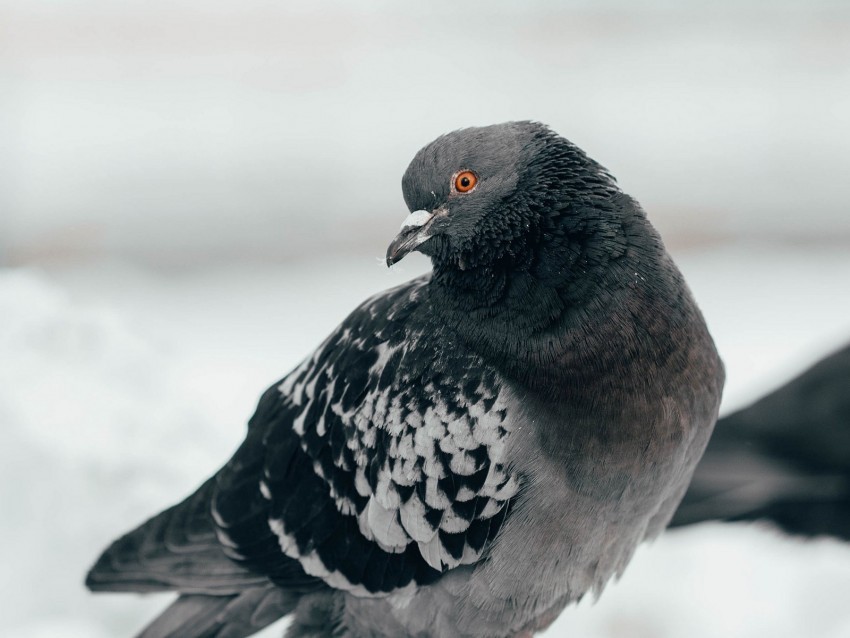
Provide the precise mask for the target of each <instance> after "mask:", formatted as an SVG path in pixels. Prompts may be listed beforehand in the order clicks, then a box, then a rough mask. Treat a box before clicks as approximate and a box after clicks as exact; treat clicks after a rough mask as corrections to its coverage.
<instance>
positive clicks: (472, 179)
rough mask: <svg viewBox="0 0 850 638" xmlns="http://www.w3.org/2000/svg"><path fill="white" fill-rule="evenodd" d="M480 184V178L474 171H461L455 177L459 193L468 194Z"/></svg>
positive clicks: (456, 188)
mask: <svg viewBox="0 0 850 638" xmlns="http://www.w3.org/2000/svg"><path fill="white" fill-rule="evenodd" d="M477 183H478V176H477V175H476V174H475V173H473V172H472V171H461V172H460V173H458V174H457V175H456V176H455V190H456V191H457V192H458V193H468V192H469V191H471V190H472V189H473V188H475V185H476V184H477Z"/></svg>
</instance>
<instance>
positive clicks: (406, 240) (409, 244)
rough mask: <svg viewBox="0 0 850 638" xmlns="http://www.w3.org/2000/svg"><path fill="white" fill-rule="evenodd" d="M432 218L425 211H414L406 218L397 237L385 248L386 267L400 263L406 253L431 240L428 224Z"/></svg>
mask: <svg viewBox="0 0 850 638" xmlns="http://www.w3.org/2000/svg"><path fill="white" fill-rule="evenodd" d="M433 218H434V213H431V212H429V211H427V210H416V211H413V212H412V213H410V215H408V216H407V219H405V220H404V223H403V224H402V225H401V229H400V230H399V232H398V235H396V238H395V239H393V242H392V243H391V244H390V247H389V248H387V266H392V265H393V264H396V263H398V262H400V261H401V260H402V258H404V256H405V255H406V254H407V253H409V252H411V251H413V250H416V247H417V246H419V245H420V244H422V243H423V242H425V241H426V240H428V239H430V238H431V235H430V233H429V232H428V222H430V221H431V220H432V219H433Z"/></svg>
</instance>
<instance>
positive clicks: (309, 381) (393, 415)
mask: <svg viewBox="0 0 850 638" xmlns="http://www.w3.org/2000/svg"><path fill="white" fill-rule="evenodd" d="M424 294H425V293H424V281H423V280H418V281H414V282H411V283H410V284H408V285H406V286H403V287H400V288H396V289H394V290H391V291H388V292H386V293H383V294H382V295H379V296H376V297H373V298H372V299H370V300H369V301H367V302H366V303H364V304H363V305H362V306H361V307H360V308H358V309H357V310H355V311H354V313H352V314H351V315H350V316H349V317H348V318H347V319H346V320H345V321H344V322H343V324H342V325H341V326H340V327H339V328H338V329H337V330H336V332H334V333H333V334H332V335H331V336H330V337H329V338H328V339H327V340H326V341H325V342H324V343H323V344H322V345H321V346H320V347H319V348H318V349H317V350H316V352H315V353H314V354H313V356H312V357H310V358H308V359H307V360H306V361H304V362H303V363H302V364H301V365H300V366H299V367H298V368H296V370H294V371H293V372H292V373H291V374H290V375H289V376H287V377H286V378H285V379H284V380H283V381H282V382H281V383H280V384H278V385H276V386H273V387H272V388H270V389H269V390H268V391H267V392H266V393H265V394H264V395H263V397H262V398H261V400H260V404H259V406H258V408H257V411H256V413H255V415H254V417H253V418H252V419H251V422H250V428H249V434H248V437H247V439H246V441H245V443H244V444H243V445H242V447H241V448H240V449H239V450H238V451H237V452H236V454H235V455H234V457H233V459H232V460H231V461H230V463H229V464H228V465H227V466H226V467H225V468H224V469H223V470H222V472H221V473H220V474H219V480H218V482H217V485H216V488H215V494H214V497H213V508H212V509H213V513H214V519H215V522H216V525H217V527H218V529H219V532H220V535H221V538H222V542H223V543H224V544H225V545H226V546H227V547H228V548H229V549H228V554H229V555H230V556H232V557H233V558H234V559H236V560H238V561H240V562H242V563H244V564H245V565H246V566H248V567H250V568H251V569H254V570H257V571H261V572H262V573H264V574H267V575H268V576H269V577H270V578H271V579H272V580H273V581H274V582H277V583H280V584H281V585H286V584H287V578H288V577H289V575H288V574H281V573H280V572H279V567H287V566H288V564H289V562H288V560H287V559H295V560H297V561H298V562H299V563H300V564H301V566H302V567H303V568H304V570H305V572H306V573H307V574H310V575H312V576H316V577H319V578H321V579H322V580H324V581H325V582H326V583H328V584H329V585H331V586H333V587H337V588H342V589H347V590H351V591H357V592H359V593H374V592H386V591H392V590H394V589H398V588H401V587H405V586H406V585H408V584H410V583H411V582H415V583H416V584H425V583H429V582H432V581H433V580H435V579H436V578H438V577H439V576H440V574H441V573H443V572H444V571H445V570H447V569H451V568H453V567H455V566H457V565H461V564H471V563H474V562H476V561H478V560H480V558H481V556H482V554H483V552H484V550H485V548H486V543H487V540H488V539H492V538H493V536H494V535H495V534H496V532H497V531H498V527H499V523H500V521H501V520H502V517H501V516H497V515H498V514H503V513H504V512H505V511H506V508H507V505H508V502H509V501H510V499H511V498H512V497H513V496H514V494H515V493H516V490H517V489H518V480H517V478H516V477H515V476H512V475H511V474H510V472H509V471H508V469H507V468H506V467H504V465H503V464H502V456H503V450H502V448H503V439H504V437H505V436H506V435H507V433H508V430H509V428H508V425H507V420H506V405H505V401H504V399H503V397H501V396H500V394H501V390H502V389H501V384H500V383H499V381H498V380H497V378H496V377H495V375H494V374H493V373H492V372H489V373H488V372H485V368H486V367H485V366H484V365H483V362H481V361H480V360H479V359H478V358H477V357H476V356H474V355H471V354H469V353H468V352H467V351H466V350H465V349H463V348H462V347H456V348H453V347H451V343H447V340H449V339H450V336H449V335H447V334H445V333H444V332H442V331H441V330H440V327H439V325H437V326H436V327H435V326H434V324H435V323H436V322H434V321H433V320H430V321H419V317H418V314H421V313H427V307H426V306H425V304H424V303H423V302H422V296H423V295H424ZM425 325H429V326H430V328H428V329H426V328H425ZM438 343H439V344H440V347H437V344H438ZM447 346H448V347H447ZM437 351H441V352H446V351H448V352H450V353H452V355H450V356H448V357H446V356H442V357H441V358H439V359H437V358H436V357H435V354H434V353H435V352H437ZM275 552H277V553H278V554H279V557H278V562H277V564H275V561H274V558H273V554H274V553H275Z"/></svg>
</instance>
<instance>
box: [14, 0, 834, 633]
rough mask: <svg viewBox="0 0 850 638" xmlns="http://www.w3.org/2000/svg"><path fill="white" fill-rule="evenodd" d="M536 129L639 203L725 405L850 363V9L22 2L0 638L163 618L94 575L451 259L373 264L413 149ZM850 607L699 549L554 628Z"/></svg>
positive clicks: (824, 615)
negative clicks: (324, 343) (501, 127)
mask: <svg viewBox="0 0 850 638" xmlns="http://www.w3.org/2000/svg"><path fill="white" fill-rule="evenodd" d="M511 119H535V120H540V121H543V122H546V123H548V124H549V125H550V126H552V127H553V128H554V129H555V130H556V131H558V132H559V133H561V134H562V135H564V136H565V137H567V138H569V139H571V140H572V141H574V142H575V143H577V144H578V145H579V146H581V147H582V148H584V149H585V150H586V151H587V152H588V153H589V154H590V155H591V156H592V157H594V158H595V159H597V160H598V161H600V162H601V163H602V164H604V165H605V166H607V167H608V168H609V169H610V170H611V171H612V172H613V174H614V175H615V176H617V178H618V179H619V182H620V184H621V186H622V187H623V189H624V190H625V191H626V192H628V193H630V194H631V195H633V196H635V197H636V198H637V199H638V200H640V201H641V203H642V204H643V206H644V208H645V209H646V210H647V212H648V214H649V216H650V219H651V220H652V221H653V222H654V224H655V225H656V226H657V227H658V228H659V230H660V231H661V233H662V236H663V237H664V238H665V240H666V242H667V245H668V247H669V249H670V251H671V252H672V253H673V255H674V257H675V258H676V260H677V262H678V263H679V264H680V266H681V268H682V269H683V271H684V272H685V275H686V277H687V278H688V280H689V282H690V283H691V286H692V288H693V290H694V293H695V295H696V297H697V300H698V301H699V302H700V303H701V306H702V307H703V310H704V312H705V314H706V317H707V319H708V322H709V325H710V328H711V329H712V332H713V334H714V336H715V338H716V340H717V342H718V346H719V348H720V350H721V354H722V355H723V357H724V360H725V361H726V364H727V368H728V385H727V391H726V397H725V404H724V410H725V411H728V410H730V409H734V408H737V407H741V406H743V405H745V404H747V403H748V402H750V401H752V400H754V399H755V398H757V397H758V396H760V395H762V394H764V393H765V392H767V391H769V390H770V389H771V388H773V387H776V386H778V385H779V384H780V383H782V382H783V381H785V380H787V379H788V378H790V377H791V376H793V375H794V374H795V373H797V372H799V371H801V370H802V368H803V367H804V366H806V365H808V364H809V363H812V362H814V361H815V360H817V359H818V358H820V357H821V356H823V355H825V354H827V353H828V352H830V351H832V350H833V349H836V348H837V347H839V346H841V345H844V344H845V343H846V342H847V341H848V340H850V295H849V294H848V289H850V286H849V285H848V281H850V179H849V178H848V175H850V5H848V4H847V3H846V2H843V1H838V0H836V1H827V0H808V1H806V2H802V1H800V2H790V1H787V0H785V1H783V0H778V1H768V0H734V1H733V0H720V1H719V2H712V3H710V4H709V3H689V2H673V1H672V0H671V1H669V2H664V1H660V0H659V1H655V2H625V1H624V0H607V1H606V0H602V1H597V2H590V1H588V2H546V1H544V0H532V1H526V2H523V3H509V2H501V1H494V0H491V1H490V2H486V3H483V2H472V1H470V2H465V3H450V2H431V3H427V4H425V3H405V4H401V3H392V2H389V1H372V2H365V1H360V2H352V1H350V2H341V1H339V2H323V3H315V2H306V1H303V0H299V1H295V2H270V1H269V2H267V1H257V2H251V3H244V2H236V1H235V0H228V1H225V0H205V1H203V2H202V1H200V0H191V1H186V0H180V1H176V2H175V1H170V2H165V1H162V0H146V1H144V2H142V1H140V0H139V1H137V0H124V1H122V2H106V1H96V0H55V1H46V0H0V423H1V424H2V429H3V432H4V442H3V444H2V445H0V497H2V511H3V514H2V518H0V562H2V564H3V565H4V566H5V570H4V571H5V572H6V573H7V574H8V575H9V576H7V578H5V579H4V580H3V581H2V583H0V595H2V596H3V598H4V599H5V601H6V603H7V604H6V605H4V607H6V608H7V609H6V611H5V612H4V614H3V617H2V618H0V634H2V635H6V636H38V637H42V636H44V637H47V636H57V635H62V636H77V635H79V636H95V637H97V636H120V635H129V634H131V633H132V632H133V631H134V630H136V629H138V628H139V627H140V626H142V625H143V624H144V622H145V620H146V619H147V618H149V617H150V616H152V615H153V614H154V613H155V611H156V610H158V609H159V608H161V607H162V606H164V605H165V603H166V602H167V600H168V597H163V596H155V597H148V598H144V599H140V598H136V597H133V596H100V597H97V598H94V597H92V596H89V595H87V594H86V593H85V592H84V590H83V588H82V578H83V575H84V572H85V570H86V569H87V567H88V566H89V564H90V563H91V562H92V561H93V560H94V558H95V557H96V554H97V552H98V551H99V550H100V549H102V547H103V546H105V544H106V543H107V542H109V541H110V540H111V539H112V538H113V537H115V536H116V535H117V534H119V533H122V532H124V531H126V530H127V529H128V528H129V527H131V526H133V525H135V524H137V523H139V522H140V521H141V520H142V519H144V518H145V517H146V516H148V515H150V514H153V513H154V512H155V511H157V510H158V509H159V508H161V507H164V506H166V505H169V504H171V503H172V502H174V501H176V500H178V499H180V498H182V497H183V496H184V495H185V494H186V493H188V491H189V490H191V489H193V488H194V487H195V486H196V485H197V484H199V483H200V482H201V481H202V480H203V479H204V478H205V477H206V476H207V475H208V474H209V473H210V472H212V471H214V470H215V469H216V468H217V467H218V466H219V465H220V464H221V463H222V462H224V460H225V459H226V458H227V456H228V455H229V454H230V452H231V451H232V450H233V449H234V448H235V446H236V445H237V444H238V442H239V441H240V440H241V438H242V435H243V432H244V423H245V421H246V419H247V417H248V416H250V413H251V411H252V409H253V407H254V404H255V401H256V399H257V398H258V396H259V394H260V392H261V391H262V390H263V389H264V388H265V387H267V386H268V385H270V384H271V383H272V382H273V381H275V380H276V379H277V378H279V377H281V376H283V374H285V373H286V372H287V371H288V370H289V369H290V368H291V367H292V366H293V365H294V364H296V363H297V361H298V360H299V359H300V358H301V357H303V356H304V355H306V354H307V353H308V352H309V351H310V350H311V348H312V347H313V346H314V345H315V344H316V343H318V341H319V340H320V339H321V338H323V337H324V336H325V335H326V334H327V333H328V332H329V331H330V330H331V329H332V328H333V327H334V326H335V325H336V324H337V323H338V322H339V321H340V320H341V319H342V318H343V317H344V316H345V315H346V314H347V312H348V311H350V310H351V309H352V308H353V307H354V306H355V305H356V304H357V303H358V302H359V301H361V300H362V299H363V298H365V297H366V296H367V295H369V294H372V293H374V292H376V291H378V290H380V289H382V288H386V287H388V286H390V285H393V284H395V283H398V282H401V281H404V280H406V279H408V278H410V277H412V276H414V275H416V274H419V273H420V272H422V271H424V270H425V269H427V267H428V263H427V261H426V260H424V259H421V258H420V259H416V258H415V257H414V258H409V259H406V260H405V261H404V262H403V263H402V264H400V265H399V266H397V267H395V268H394V269H393V270H392V271H388V270H387V269H386V267H385V266H384V265H383V264H382V256H383V254H384V251H385V248H386V245H387V244H388V242H389V241H390V239H391V238H392V237H393V235H394V233H395V231H396V229H397V228H398V225H399V224H400V223H401V221H402V219H403V217H404V215H405V214H406V212H407V211H406V208H405V206H404V203H403V200H402V197H401V189H400V179H401V175H402V173H403V171H404V169H405V168H406V166H407V163H408V162H409V160H410V159H411V158H412V156H413V154H414V153H415V152H416V151H417V150H418V149H419V148H420V147H421V146H423V145H424V144H426V143H427V142H429V141H430V140H431V139H432V138H434V137H436V136H437V135H439V134H441V133H444V132H447V131H449V130H452V129H456V128H460V127H463V126H470V125H481V124H490V123H495V122H501V121H505V120H511ZM847 591H850V549H849V548H848V547H846V546H842V545H840V544H839V543H837V542H833V541H830V540H825V539H824V540H815V541H808V542H805V543H804V542H801V541H799V540H796V539H788V538H785V537H782V536H781V535H780V534H778V533H777V532H775V531H773V530H769V529H764V528H761V527H757V526H720V525H707V526H702V527H698V528H695V529H690V530H684V531H681V532H676V533H670V534H668V535H666V536H665V537H664V538H662V539H661V540H660V541H658V542H657V543H655V544H654V545H653V546H651V547H649V548H645V549H643V550H641V552H639V554H638V556H637V558H636V560H635V563H634V564H633V565H632V566H631V567H630V569H629V570H628V571H627V573H626V576H625V577H624V579H623V580H622V581H621V582H620V583H618V584H616V585H613V586H611V587H609V589H608V591H606V593H605V594H604V595H603V597H602V599H601V601H600V602H599V603H598V604H597V605H595V606H594V605H592V604H591V602H592V601H585V602H583V603H582V604H581V605H580V606H579V607H578V608H577V609H573V610H570V611H568V612H567V613H565V614H564V615H563V616H562V617H561V618H560V619H559V620H558V622H557V623H556V624H555V625H554V626H553V627H552V629H550V631H549V632H547V634H546V635H549V636H561V635H565V636H566V635H571V636H584V637H603V636H606V637H607V636H617V637H623V636H625V637H632V636H634V637H656V636H658V637H668V636H669V637H671V638H672V637H678V636H683V635H687V636H690V637H701V636H705V637H709V636H717V635H725V636H748V637H749V636H765V637H768V636H769V637H771V638H777V637H779V636H795V637H796V636H800V635H807V636H818V637H829V638H839V637H842V636H845V637H846V636H848V635H850V610H848V609H847V605H846V602H847V600H846V592H847ZM281 631H282V627H281V626H280V625H278V626H276V627H275V628H274V629H271V630H270V631H269V632H268V633H267V634H264V635H280V633H281Z"/></svg>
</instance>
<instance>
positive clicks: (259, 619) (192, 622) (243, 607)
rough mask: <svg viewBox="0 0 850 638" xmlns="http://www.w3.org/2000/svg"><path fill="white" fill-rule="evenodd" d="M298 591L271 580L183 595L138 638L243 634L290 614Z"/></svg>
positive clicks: (211, 637)
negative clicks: (224, 592) (237, 590)
mask: <svg viewBox="0 0 850 638" xmlns="http://www.w3.org/2000/svg"><path fill="white" fill-rule="evenodd" d="M297 602H298V595H297V594H293V593H291V592H287V591H286V590H283V589H281V588H279V587H277V586H275V585H272V584H271V583H269V584H267V585H266V586H264V587H253V588H250V589H246V590H245V591H243V592H242V593H241V594H238V595H234V596H207V595H201V594H190V595H183V596H180V597H179V598H178V599H177V600H176V601H174V602H173V603H172V604H171V605H170V606H169V607H168V608H167V609H166V610H165V611H164V612H163V613H162V614H160V615H159V616H157V618H155V619H154V620H153V622H151V623H150V624H149V625H148V626H147V627H145V628H144V629H143V630H142V632H141V633H140V634H139V635H138V637H137V638H243V637H244V636H250V635H251V634H254V633H256V632H257V631H259V630H261V629H263V628H264V627H266V626H268V625H270V624H271V623H273V622H275V621H276V620H278V619H279V618H282V617H283V616H286V615H287V614H289V613H290V612H291V611H292V610H293V609H294V608H295V605H296V604H297Z"/></svg>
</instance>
